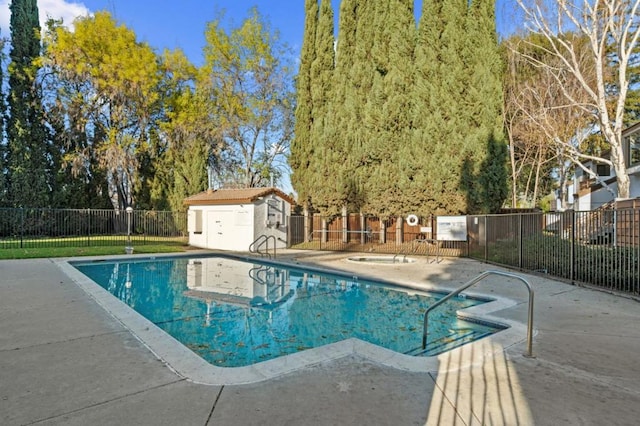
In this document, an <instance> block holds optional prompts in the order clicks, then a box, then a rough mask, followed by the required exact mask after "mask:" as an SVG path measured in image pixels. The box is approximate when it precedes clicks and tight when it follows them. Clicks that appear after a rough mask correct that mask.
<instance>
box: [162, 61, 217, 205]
mask: <svg viewBox="0 0 640 426" xmlns="http://www.w3.org/2000/svg"><path fill="white" fill-rule="evenodd" d="M163 64H164V67H165V69H166V71H167V75H168V77H169V78H168V81H167V85H168V90H167V91H166V92H167V96H166V98H165V118H164V120H163V121H162V123H161V124H160V129H161V135H162V138H161V139H162V140H164V141H166V146H165V152H164V154H163V156H162V163H161V165H159V166H158V167H157V172H156V174H155V178H156V181H157V182H155V183H154V185H152V200H154V203H156V204H157V203H167V204H168V206H169V207H170V208H171V209H172V210H174V211H182V210H185V207H184V204H183V200H184V198H185V197H187V196H189V195H193V194H196V193H198V192H200V191H203V190H205V189H207V185H208V176H207V168H208V167H209V165H210V163H214V164H215V163H220V162H221V160H220V152H221V149H222V137H221V134H220V130H219V127H218V117H217V116H216V107H215V104H213V103H211V102H209V101H208V99H207V98H206V96H205V95H206V92H204V91H203V92H199V91H198V90H197V84H196V81H197V79H198V73H199V71H198V69H196V67H195V66H193V64H191V63H190V62H189V60H188V59H187V58H186V56H185V55H184V53H182V52H181V51H176V52H165V54H164V55H163ZM203 76H204V74H203Z"/></svg>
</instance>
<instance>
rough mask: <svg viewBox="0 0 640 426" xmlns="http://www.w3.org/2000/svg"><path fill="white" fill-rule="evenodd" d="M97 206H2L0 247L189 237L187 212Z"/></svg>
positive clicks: (181, 240)
mask: <svg viewBox="0 0 640 426" xmlns="http://www.w3.org/2000/svg"><path fill="white" fill-rule="evenodd" d="M128 214H129V213H127V212H126V211H124V210H97V209H38V208H23V209H8V208H3V209H0V249H10V248H36V247H43V248H44V247H75V246H109V245H121V244H124V243H125V242H126V241H127V239H128V238H129V231H130V233H131V235H130V238H131V240H132V241H134V242H135V243H136V244H150V243H157V242H167V241H180V242H186V241H187V215H186V213H184V212H168V211H149V210H146V211H145V210H134V211H133V212H132V213H130V216H128Z"/></svg>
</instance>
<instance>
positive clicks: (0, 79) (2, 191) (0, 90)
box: [0, 38, 7, 207]
mask: <svg viewBox="0 0 640 426" xmlns="http://www.w3.org/2000/svg"><path fill="white" fill-rule="evenodd" d="M4 46H5V41H4V39H3V38H0V207H6V206H7V184H6V178H7V158H6V157H7V156H6V145H5V119H6V116H7V104H6V103H5V99H6V98H5V93H4V70H5V64H6V55H5V53H4Z"/></svg>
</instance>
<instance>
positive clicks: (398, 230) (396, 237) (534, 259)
mask: <svg viewBox="0 0 640 426" xmlns="http://www.w3.org/2000/svg"><path fill="white" fill-rule="evenodd" d="M352 216H355V217H357V215H351V216H349V218H346V220H345V218H341V217H338V218H335V219H333V220H332V221H324V223H322V222H323V221H322V218H315V219H314V220H313V221H309V222H310V225H308V227H307V230H308V231H309V232H308V234H307V235H304V233H305V227H304V217H302V216H299V217H297V216H296V217H292V218H291V225H292V226H291V228H290V229H291V230H292V236H291V237H292V238H290V242H294V241H295V242H296V244H295V245H294V247H296V248H304V249H315V250H333V251H357V252H376V253H390V254H397V253H405V254H416V255H420V254H422V255H434V254H436V253H439V254H440V255H441V256H469V257H471V258H474V259H478V260H483V261H487V262H491V263H496V264H501V265H505V266H509V267H514V268H518V269H521V270H528V271H532V272H540V273H546V274H549V275H552V276H555V277H558V278H562V279H566V280H570V281H572V282H580V283H585V284H590V285H594V286H598V287H601V288H604V289H608V290H613V291H620V292H626V293H630V294H634V295H640V209H638V208H637V207H634V208H628V209H601V210H596V211H587V212H574V211H567V212H562V213H541V212H537V213H512V214H500V215H483V216H467V232H468V241H464V242H461V241H436V240H435V236H436V235H437V221H436V220H434V218H428V219H426V220H423V221H422V222H421V223H419V224H418V225H416V226H409V225H408V224H406V223H404V224H403V225H402V227H396V222H395V221H393V220H392V221H387V222H385V223H384V226H382V222H381V221H380V220H379V219H376V218H365V219H364V220H363V219H361V218H360V219H357V220H356V219H354V218H353V217H352ZM294 234H295V235H294Z"/></svg>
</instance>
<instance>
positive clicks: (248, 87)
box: [198, 9, 295, 187]
mask: <svg viewBox="0 0 640 426" xmlns="http://www.w3.org/2000/svg"><path fill="white" fill-rule="evenodd" d="M205 37H206V42H207V44H206V46H205V49H204V51H205V65H204V67H203V73H204V76H206V78H201V79H199V82H198V90H199V91H203V92H202V93H205V94H206V96H207V97H208V99H209V102H212V103H213V104H215V105H216V106H217V110H216V115H217V116H218V117H219V121H218V125H219V126H220V131H221V138H222V141H223V142H224V144H225V147H226V149H227V154H228V156H229V158H230V160H232V163H231V164H237V165H238V167H237V168H235V169H234V170H230V171H229V170H227V171H225V170H217V173H218V175H219V176H229V177H231V179H232V180H233V181H234V182H226V183H231V184H235V185H241V186H244V187H255V186H266V185H268V184H269V183H270V180H271V179H272V178H274V182H276V180H277V179H275V178H276V177H277V176H278V170H279V169H280V170H281V168H282V167H285V163H284V161H285V159H286V154H287V152H288V150H289V144H290V141H291V138H292V136H293V125H294V111H295V91H294V89H293V85H292V82H293V78H292V74H291V73H292V69H291V67H290V66H289V64H288V58H290V57H291V56H290V53H289V50H288V48H287V47H286V45H284V44H282V43H281V42H280V40H279V38H278V34H277V33H276V32H274V31H272V30H271V28H270V27H269V25H268V23H267V22H266V21H265V20H264V19H263V18H262V17H261V16H260V14H259V13H258V11H257V9H252V10H251V12H250V15H249V17H248V18H247V19H246V20H245V21H244V22H243V23H242V25H241V26H240V27H238V28H234V29H231V30H230V31H229V32H227V31H226V30H225V29H224V28H223V26H222V23H221V21H220V20H219V19H218V20H216V21H213V22H211V23H209V24H208V26H207V30H206V34H205Z"/></svg>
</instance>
